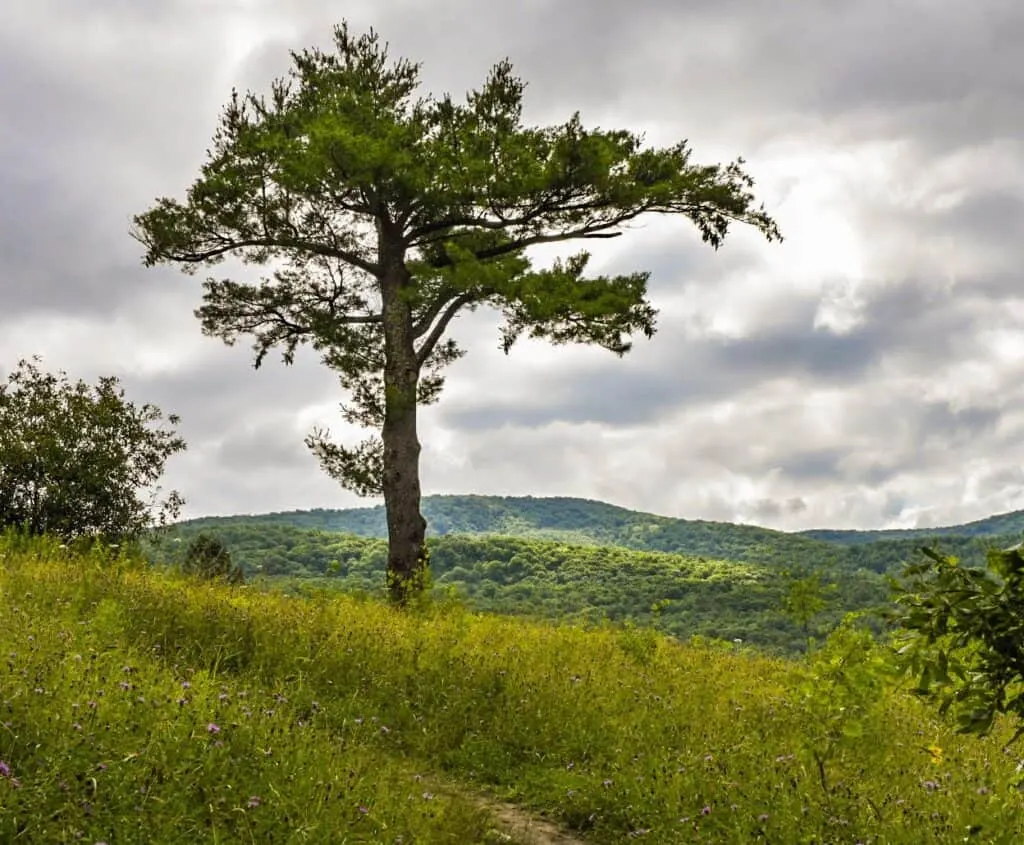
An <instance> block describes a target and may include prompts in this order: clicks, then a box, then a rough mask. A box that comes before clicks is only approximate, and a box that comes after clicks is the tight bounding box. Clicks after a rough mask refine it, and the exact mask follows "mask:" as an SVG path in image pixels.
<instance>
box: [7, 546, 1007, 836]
mask: <svg viewBox="0 0 1024 845" xmlns="http://www.w3.org/2000/svg"><path fill="white" fill-rule="evenodd" d="M50 548H51V547H50V546H47V547H46V548H45V549H44V548H43V547H42V545H38V547H36V548H23V549H22V551H20V552H17V553H15V552H12V551H10V550H9V549H8V548H6V547H0V594H2V596H3V601H0V653H2V654H4V655H5V681H4V684H3V688H2V691H0V713H2V720H3V729H2V730H0V760H2V761H3V762H4V764H5V767H4V768H3V769H0V772H2V774H0V802H2V806H3V810H4V811H3V812H2V813H0V840H2V841H12V842H17V841H31V842H36V841H39V842H72V841H85V842H97V841H110V842H113V841H121V840H125V841H136V840H138V841H146V842H153V843H157V845H160V844H161V843H178V842H182V841H219V842H236V841H241V842H253V841H255V842H295V843H298V842H304V841H305V842H332V841H341V840H347V841H350V842H373V843H397V842H398V841H399V840H401V841H404V842H406V843H408V842H447V841H450V842H485V841H513V842H514V841H515V839H514V838H513V839H512V840H507V839H504V838H503V833H504V832H505V831H504V830H503V826H502V824H501V822H500V821H499V820H498V819H497V818H496V817H495V816H494V815H492V813H491V811H490V809H489V808H488V805H487V804H486V803H485V802H481V800H480V799H479V798H478V797H477V795H478V794H479V793H480V792H481V791H485V792H489V793H491V794H497V795H499V796H500V797H501V798H502V799H503V800H506V801H514V802H516V803H517V804H518V805H520V806H521V807H523V808H525V809H529V810H533V811H534V812H537V813H543V814H544V815H546V816H547V817H548V818H549V819H554V820H556V821H558V822H560V823H561V824H562V825H563V826H565V827H567V828H570V829H573V830H574V831H575V832H577V833H578V835H579V836H580V838H582V839H583V840H585V841H587V842H592V843H594V845H600V844H601V843H612V842H623V841H627V840H629V841H632V839H636V838H640V839H641V841H645V840H646V841H652V842H662V843H676V842H679V843H682V842H695V841H696V842H715V843H717V842H737V843H739V842H759V841H760V842H776V843H790V842H793V843H800V842H807V843H810V842H849V843H853V842H858V841H861V842H865V843H867V842H874V843H883V842H894V843H903V842H906V843H911V842H912V843H915V845H933V843H934V844H935V845H938V843H947V842H953V841H961V840H962V839H964V838H965V837H968V835H969V831H970V832H971V833H970V836H969V841H974V842H985V843H1005V845H1011V843H1016V842H1019V841H1021V838H1022V837H1024V824H1022V819H1024V799H1022V796H1021V793H1020V792H1019V791H1018V790H1017V789H1016V788H1015V786H1014V782H1015V778H1016V775H1015V773H1014V768H1015V764H1016V762H1017V761H1016V760H1015V759H1014V758H1012V757H1010V756H1008V755H1007V754H1005V753H1003V751H1002V748H1003V745H1004V743H1005V739H1006V737H1007V735H1008V733H1009V729H1010V728H1011V727H1012V726H1009V725H1007V724H1005V723H1004V722H1003V721H1001V720H997V722H996V725H995V727H994V731H993V736H991V737H987V738H974V737H958V736H957V735H956V734H955V733H953V732H952V731H951V730H950V729H949V728H948V727H947V726H946V724H945V723H944V722H942V721H941V720H936V719H935V718H934V717H933V715H932V714H931V713H930V710H929V708H926V707H924V706H923V705H922V703H921V702H919V701H918V700H917V699H916V698H914V697H913V696H909V695H907V694H905V693H903V692H902V691H901V690H900V689H899V688H897V687H892V686H890V685H888V682H887V681H885V680H882V678H884V673H880V672H876V671H875V670H874V668H873V664H872V661H873V659H874V658H873V657H872V653H871V652H870V650H869V648H868V646H867V643H866V642H864V641H862V640H861V639H860V635H859V634H858V633H857V631H856V629H846V630H844V632H843V633H842V634H841V635H839V636H837V637H836V638H834V640H833V641H831V642H830V643H829V644H827V645H826V646H825V647H823V649H821V650H820V651H819V652H818V653H817V654H816V655H815V656H814V657H812V661H811V663H809V664H800V663H790V662H786V661H780V660H769V659H765V658H763V657H757V656H753V655H749V654H743V653H737V652H735V651H732V652H726V651H723V650H721V649H707V648H693V647H689V646H683V645H679V644H675V643H671V642H669V641H667V640H665V639H662V638H660V637H657V636H653V635H649V634H641V633H640V631H639V628H636V629H634V632H633V633H634V635H635V636H636V637H637V638H644V642H645V643H646V642H650V643H652V645H646V644H644V645H642V646H641V647H639V648H637V649H634V648H633V646H629V645H627V646H626V647H625V648H624V647H623V645H624V643H626V642H629V636H631V635H628V634H627V635H626V636H625V637H624V635H623V631H622V630H621V629H616V628H612V627H608V628H602V629H597V630H591V631H586V630H582V629H580V628H578V627H572V626H567V625H559V626H555V625H550V624H546V625H539V624H533V623H527V622H523V621H517V620H512V619H507V618H500V617H489V616H479V615H472V614H466V613H463V612H460V611H459V610H458V609H457V608H449V609H447V610H445V612H439V613H424V614H416V613H412V614H410V613H397V612H395V611H394V610H392V609H390V608H388V607H387V606H385V605H382V604H380V603H378V602H372V601H365V600H356V599H353V598H351V597H346V596H338V595H333V596H331V595H326V594H321V595H318V596H313V597H310V598H308V599H296V598H289V597H287V596H282V595H280V594H275V593H270V592H262V591H260V590H258V589H253V588H247V589H246V590H229V589H226V588H224V587H221V586H217V585H210V584H203V583H200V582H197V581H195V580H187V581H183V580H180V579H175V578H174V577H173V576H172V575H170V574H162V573H160V572H156V571H153V570H124V571H114V570H112V569H110V568H109V567H106V566H103V565H98V564H96V563H95V562H93V561H92V560H90V559H84V560H83V559H66V560H65V559H62V558H61V555H60V554H58V555H57V556H56V557H51V556H50V553H49V551H47V549H50ZM53 548H55V546H54V547H53ZM58 552H59V550H58ZM637 655H639V656H640V659H639V660H638V659H637ZM808 673H811V674H812V676H813V677H815V678H817V679H818V681H819V683H818V686H819V687H821V688H822V689H825V690H827V691H828V692H827V694H822V695H818V696H815V695H814V693H815V692H816V690H812V696H811V698H810V700H809V699H808V694H807V691H806V682H807V680H808ZM851 675H852V679H850V677H849V676H851ZM872 700H875V701H877V703H876V704H873V703H872ZM843 707H846V708H847V709H846V710H841V708H843ZM851 710H852V715H850V716H846V715H839V714H845V713H847V712H851ZM812 715H813V716H814V717H815V718H812ZM836 719H838V721H836ZM854 724H856V727H854V728H853V729H852V730H851V729H850V726H851V725H854ZM211 726H214V727H211ZM830 742H831V743H832V745H831V746H829V745H828V743H830ZM817 748H825V749H828V748H831V749H832V751H831V753H830V755H829V756H828V760H827V773H828V780H827V784H828V789H827V790H824V789H822V787H821V783H820V778H819V773H818V771H817V769H816V766H815V765H814V763H813V757H812V756H809V754H810V751H809V749H817ZM509 833H511V831H509Z"/></svg>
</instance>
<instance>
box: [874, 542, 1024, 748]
mask: <svg viewBox="0 0 1024 845" xmlns="http://www.w3.org/2000/svg"><path fill="white" fill-rule="evenodd" d="M1022 549H1024V546H1022V545H1016V546H1013V547H1011V548H1009V549H1002V550H999V549H991V550H989V552H988V566H984V567H982V566H978V567H972V566H964V565H962V564H961V563H960V561H959V560H957V559H956V558H955V557H947V556H944V555H942V554H940V553H938V552H937V551H935V550H934V549H930V548H924V549H922V550H921V551H922V553H923V556H924V557H923V559H921V560H918V561H912V562H911V563H908V564H907V565H906V566H905V567H904V570H903V577H902V580H901V581H900V582H899V583H898V584H896V586H897V598H896V604H897V608H898V609H897V611H896V612H895V613H894V621H895V623H896V624H897V625H898V626H899V630H898V631H897V633H896V642H897V644H898V646H899V655H900V657H901V659H902V664H903V668H904V670H905V671H907V672H909V673H911V674H913V675H914V676H915V677H916V679H917V685H916V689H915V691H916V692H917V693H918V694H919V695H921V696H923V697H926V698H929V699H932V700H934V701H937V702H938V704H939V711H940V712H941V713H946V712H947V711H951V712H952V714H953V715H954V716H955V718H956V720H957V723H958V726H959V730H960V731H961V732H963V733H973V734H986V733H988V732H989V731H990V730H991V728H992V725H993V723H994V721H995V717H996V715H997V714H999V713H1011V714H1013V715H1015V716H1016V717H1017V719H1018V720H1022V721H1021V727H1020V728H1019V729H1018V731H1017V734H1016V735H1015V736H1014V738H1013V740H1016V739H1017V738H1018V737H1019V736H1020V735H1021V734H1024V616H1022V615H1021V607H1024V554H1022ZM1013 740H1011V742H1012V741H1013Z"/></svg>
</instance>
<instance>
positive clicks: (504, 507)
mask: <svg viewBox="0 0 1024 845" xmlns="http://www.w3.org/2000/svg"><path fill="white" fill-rule="evenodd" d="M423 515H424V517H425V518H426V520H427V523H428V531H429V532H430V533H432V534H434V535H446V534H500V535H505V536H518V537H530V538H536V539H547V540H559V541H561V542H563V543H572V544H575V545H598V546H622V547H625V548H630V549H637V550H641V551H659V552H670V553H674V554H683V555H692V556H698V557H705V558H708V559H712V560H732V561H745V562H749V563H754V564H759V565H764V566H768V567H771V568H773V569H776V570H779V571H784V570H787V569H793V570H795V571H800V572H813V571H817V570H822V571H826V572H829V573H831V574H837V573H840V572H843V573H851V574H856V573H860V572H871V573H877V574H880V575H881V574H887V573H892V574H895V573H897V572H898V571H899V570H900V568H901V567H902V566H903V564H904V563H905V562H906V561H907V560H910V559H912V558H913V557H915V556H916V554H917V550H918V549H919V548H920V545H921V543H920V541H919V540H917V539H913V538H911V539H889V540H878V541H874V542H870V543H858V544H851V545H842V544H836V543H830V542H826V541H824V540H815V539H812V538H810V537H806V536H804V535H802V534H790V533H786V532H783V531H773V530H770V529H767V528H759V527H757V526H754V525H735V524H733V523H729V522H706V521H703V520H689V519H675V518H671V517H665V516H656V515H654V514H647V513H639V512H637V511H632V510H627V509H626V508H620V507H616V506H614V505H609V504H606V503H604V502H594V501H588V500H585V499H570V498H559V497H554V498H533V497H529V496H527V497H504V496H426V497H424V499H423ZM253 520H256V521H258V522H261V523H280V524H285V525H297V526H301V527H303V528H313V529H319V530H322V531H331V532H344V533H348V534H359V535H361V536H366V537H386V536H387V522H386V520H385V515H384V508H383V507H381V506H378V507H372V508H351V509H348V510H326V509H317V510H310V511H288V512H285V513H271V514H261V515H259V516H257V517H248V516H239V517H211V518H204V519H200V520H192V521H190V522H189V523H188V524H189V525H192V526H197V527H200V526H201V527H207V528H211V529H212V528H217V529H218V530H219V529H220V528H221V527H223V526H226V525H229V524H234V523H235V522H241V523H248V522H251V521H253ZM944 530H949V531H951V532H955V531H957V530H958V528H957V527H956V526H954V527H952V528H950V529H944ZM929 536H930V537H931V540H932V542H933V543H936V544H940V545H941V547H942V548H943V549H944V550H946V551H948V552H949V553H952V554H955V555H957V556H958V557H960V558H961V559H962V560H964V561H971V562H977V563H983V562H984V560H985V554H986V549H987V548H988V547H989V546H990V545H992V544H993V543H995V544H1000V543H1001V544H1002V545H1004V546H1005V545H1009V544H1010V543H1013V542H1016V539H1015V538H1010V537H1003V536H989V535H984V536H982V535H964V536H958V535H956V534H955V533H951V534H944V535H942V536H931V535H929Z"/></svg>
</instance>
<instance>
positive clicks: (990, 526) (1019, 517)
mask: <svg viewBox="0 0 1024 845" xmlns="http://www.w3.org/2000/svg"><path fill="white" fill-rule="evenodd" d="M798 533H799V534H800V536H802V537H810V538H811V539H813V540H824V541H826V542H828V543H839V544H842V545H849V546H852V545H860V544H863V543H875V542H878V541H879V540H915V539H916V540H921V539H928V538H931V537H999V538H1002V539H1005V538H1017V539H1019V538H1020V535H1021V534H1022V533H1024V511H1010V512H1009V513H1001V514H997V515H995V516H988V517H985V518H984V519H978V520H975V521H974V522H966V523H964V524H962V525H945V526H942V527H938V528H887V529H883V530H880V531H844V530H841V529H838V530H837V529H831V528H816V529H812V530H810V531H800V532H798Z"/></svg>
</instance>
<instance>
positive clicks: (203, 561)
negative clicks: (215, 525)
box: [181, 534, 245, 584]
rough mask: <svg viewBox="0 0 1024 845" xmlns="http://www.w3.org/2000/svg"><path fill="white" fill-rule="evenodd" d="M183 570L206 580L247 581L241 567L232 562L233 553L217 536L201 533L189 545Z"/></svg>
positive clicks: (182, 566) (239, 582)
mask: <svg viewBox="0 0 1024 845" xmlns="http://www.w3.org/2000/svg"><path fill="white" fill-rule="evenodd" d="M181 571H182V572H184V573H185V574H186V575H193V576H195V577H197V578H202V579H203V580H206V581H223V582H225V583H227V584H241V583H242V582H243V581H245V576H244V575H243V573H242V569H241V567H238V566H235V565H234V564H233V563H232V562H231V553H230V552H229V551H228V549H227V546H225V545H224V543H223V542H222V541H221V540H220V539H219V538H217V537H212V536H210V535H209V534H199V535H198V536H197V537H195V538H194V539H193V540H192V542H191V543H189V545H188V549H187V550H186V552H185V560H184V562H183V563H182V565H181Z"/></svg>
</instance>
